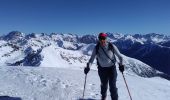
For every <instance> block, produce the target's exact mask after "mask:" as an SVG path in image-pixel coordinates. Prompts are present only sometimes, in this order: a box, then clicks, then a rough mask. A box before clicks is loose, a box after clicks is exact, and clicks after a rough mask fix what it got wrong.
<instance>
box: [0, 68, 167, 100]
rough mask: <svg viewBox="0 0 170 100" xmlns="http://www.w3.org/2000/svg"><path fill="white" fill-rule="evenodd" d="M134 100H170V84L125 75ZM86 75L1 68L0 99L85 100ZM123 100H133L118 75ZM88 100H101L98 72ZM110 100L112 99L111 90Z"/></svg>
mask: <svg viewBox="0 0 170 100" xmlns="http://www.w3.org/2000/svg"><path fill="white" fill-rule="evenodd" d="M125 77H126V79H127V83H128V85H129V89H130V92H131V95H132V98H133V100H168V98H170V95H169V93H170V81H168V80H165V79H162V78H159V77H154V78H142V77H139V76H136V75H129V74H128V73H125ZM84 79H85V75H84V73H83V70H81V69H68V68H53V67H49V68H48V67H13V66H12V67H0V86H1V87H0V95H1V96H10V97H19V98H21V99H22V100H78V99H79V98H82V94H83V86H84ZM117 87H118V94H119V100H130V98H129V96H128V92H127V90H126V87H125V83H124V81H123V77H122V75H121V74H120V73H119V72H118V79H117ZM85 98H87V99H88V98H89V99H100V80H99V77H98V74H97V71H95V70H91V71H90V73H89V74H88V76H87V84H86V91H85ZM107 100H111V99H110V93H109V89H108V95H107Z"/></svg>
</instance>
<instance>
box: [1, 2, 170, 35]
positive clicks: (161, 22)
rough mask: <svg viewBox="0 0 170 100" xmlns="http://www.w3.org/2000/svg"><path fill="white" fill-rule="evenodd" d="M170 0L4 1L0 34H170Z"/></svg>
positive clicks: (2, 3)
mask: <svg viewBox="0 0 170 100" xmlns="http://www.w3.org/2000/svg"><path fill="white" fill-rule="evenodd" d="M169 5H170V0H0V34H6V33H9V32H10V31H13V30H18V31H21V32H24V33H32V32H34V33H41V32H44V33H52V32H56V33H57V32H62V33H75V34H93V33H98V32H119V33H124V34H135V33H141V34H146V33H152V32H155V33H161V34H168V35H169V34H170V6H169Z"/></svg>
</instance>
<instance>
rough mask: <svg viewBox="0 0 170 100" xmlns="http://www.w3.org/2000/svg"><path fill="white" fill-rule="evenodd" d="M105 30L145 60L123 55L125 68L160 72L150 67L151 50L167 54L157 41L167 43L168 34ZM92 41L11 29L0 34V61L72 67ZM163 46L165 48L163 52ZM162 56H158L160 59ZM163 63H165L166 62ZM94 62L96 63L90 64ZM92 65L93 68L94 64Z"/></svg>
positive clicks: (139, 72) (78, 63)
mask: <svg viewBox="0 0 170 100" xmlns="http://www.w3.org/2000/svg"><path fill="white" fill-rule="evenodd" d="M107 34H108V40H109V41H110V42H112V43H114V44H116V45H117V46H118V47H119V49H120V50H121V52H122V53H123V54H125V55H126V56H129V57H133V58H138V59H139V60H141V61H144V62H146V64H145V63H142V62H141V61H139V60H137V59H132V58H129V57H126V56H124V58H125V61H124V62H125V63H126V64H125V65H126V68H127V69H128V71H131V72H133V73H136V74H137V75H139V76H143V77H152V76H157V75H160V74H161V73H160V72H159V71H157V70H155V69H154V68H155V66H152V64H153V63H152V62H154V61H156V60H154V58H155V59H156V57H155V56H154V55H152V54H154V52H153V51H155V53H156V54H158V55H161V54H162V52H163V51H162V52H161V51H160V53H159V52H156V51H157V50H164V52H163V53H164V56H165V57H167V56H169V55H167V53H169V51H170V50H169V47H165V46H161V44H163V43H167V41H169V40H170V38H169V37H168V36H164V35H159V34H155V33H151V34H146V35H139V34H135V35H123V34H118V33H115V34H113V33H107ZM95 43H97V35H84V36H78V35H74V34H59V33H52V34H49V35H48V34H45V33H42V34H35V33H31V34H28V35H25V34H24V33H21V32H19V31H12V32H10V33H9V34H7V35H5V36H1V40H0V51H1V52H0V56H1V59H0V65H5V66H7V65H10V66H35V67H38V66H44V67H61V66H63V67H70V66H74V67H75V66H77V67H76V68H82V67H84V66H85V65H86V63H87V61H88V60H89V57H90V55H91V53H92V50H93V48H94V46H95ZM164 48H165V49H166V50H167V52H165V49H164ZM156 54H155V55H156ZM156 56H157V55H156ZM164 56H161V57H162V59H163V58H164ZM152 57H154V58H152ZM157 59H158V58H157ZM166 59H167V58H166ZM152 60H153V61H152ZM167 60H168V59H167ZM167 60H164V61H167ZM164 61H162V60H161V61H160V62H159V63H160V64H158V62H157V63H156V65H160V66H159V68H160V69H161V68H166V66H161V65H162V63H161V62H164ZM147 64H149V65H151V66H152V67H150V66H149V65H147ZM166 64H167V65H168V64H169V62H167V63H166ZM153 65H154V64H153ZM94 66H96V64H94ZM93 68H94V69H95V68H96V67H93ZM156 68H157V67H156ZM159 68H158V70H159ZM167 69H168V68H167ZM160 71H162V70H160ZM163 72H164V70H163ZM165 72H166V71H165ZM167 73H168V72H166V74H167ZM161 75H162V74H161Z"/></svg>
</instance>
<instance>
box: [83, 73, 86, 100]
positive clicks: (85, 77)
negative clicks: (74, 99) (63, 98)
mask: <svg viewBox="0 0 170 100" xmlns="http://www.w3.org/2000/svg"><path fill="white" fill-rule="evenodd" d="M86 79H87V74H86V75H85V81H84V89H83V99H84V92H85V89H86Z"/></svg>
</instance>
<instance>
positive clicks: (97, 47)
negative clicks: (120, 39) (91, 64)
mask: <svg viewBox="0 0 170 100" xmlns="http://www.w3.org/2000/svg"><path fill="white" fill-rule="evenodd" d="M108 43H109V44H108V46H109V47H108V50H111V51H112V52H113V55H114V47H113V45H112V43H110V42H108ZM99 46H100V43H99V42H98V43H97V45H96V55H97V54H98V51H99ZM103 52H104V53H105V51H104V50H103ZM105 54H106V53H105ZM106 56H107V57H108V55H107V54H106ZM108 58H109V59H110V60H111V61H112V62H113V63H114V64H115V62H116V57H115V55H114V59H113V60H112V59H111V58H110V57H108ZM96 60H97V65H98V66H100V65H99V62H98V59H97V58H96Z"/></svg>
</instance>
